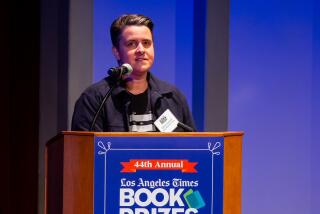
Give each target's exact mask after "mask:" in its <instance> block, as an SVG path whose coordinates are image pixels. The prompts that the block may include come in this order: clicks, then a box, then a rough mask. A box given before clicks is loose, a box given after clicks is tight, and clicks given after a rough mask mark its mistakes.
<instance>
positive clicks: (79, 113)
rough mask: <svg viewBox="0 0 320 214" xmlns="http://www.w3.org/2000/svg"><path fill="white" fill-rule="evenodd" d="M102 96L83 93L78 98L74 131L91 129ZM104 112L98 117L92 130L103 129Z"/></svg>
mask: <svg viewBox="0 0 320 214" xmlns="http://www.w3.org/2000/svg"><path fill="white" fill-rule="evenodd" d="M99 100H100V98H99V97H98V96H95V95H91V94H89V93H86V92H85V93H83V94H81V96H80V97H79V99H78V100H77V102H76V104H75V107H74V112H73V116H72V123H71V130H72V131H89V130H90V127H91V123H92V121H93V118H94V115H95V113H96V111H97V110H98V108H99V103H100V101H99ZM101 114H102V112H100V115H99V116H98V118H97V121H96V123H95V126H94V127H93V130H92V131H103V122H102V121H103V120H102V116H101Z"/></svg>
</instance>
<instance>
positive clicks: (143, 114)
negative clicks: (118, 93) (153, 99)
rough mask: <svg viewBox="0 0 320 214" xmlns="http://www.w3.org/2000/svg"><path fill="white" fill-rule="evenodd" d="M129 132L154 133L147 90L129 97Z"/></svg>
mask: <svg viewBox="0 0 320 214" xmlns="http://www.w3.org/2000/svg"><path fill="white" fill-rule="evenodd" d="M129 131H131V132H153V131H156V129H155V126H154V124H153V114H152V110H151V105H150V96H149V90H145V91H144V92H143V93H141V94H136V95H134V94H132V95H131V105H130V112H129Z"/></svg>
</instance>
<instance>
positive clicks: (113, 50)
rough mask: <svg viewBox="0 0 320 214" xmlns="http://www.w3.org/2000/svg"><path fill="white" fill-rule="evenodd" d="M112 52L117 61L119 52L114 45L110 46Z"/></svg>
mask: <svg viewBox="0 0 320 214" xmlns="http://www.w3.org/2000/svg"><path fill="white" fill-rule="evenodd" d="M112 53H113V55H114V57H115V58H116V59H117V61H119V60H120V54H119V51H118V49H117V48H116V47H114V46H113V47H112Z"/></svg>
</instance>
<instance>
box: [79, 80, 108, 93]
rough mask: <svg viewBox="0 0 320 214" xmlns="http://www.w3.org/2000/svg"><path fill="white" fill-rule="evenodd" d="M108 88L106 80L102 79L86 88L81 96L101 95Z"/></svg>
mask: <svg viewBox="0 0 320 214" xmlns="http://www.w3.org/2000/svg"><path fill="white" fill-rule="evenodd" d="M109 88H110V86H109V81H108V78H104V79H101V80H99V81H98V82H95V83H93V84H91V85H90V86H88V87H87V88H86V89H85V90H84V91H83V93H82V95H102V94H105V92H106V91H107V90H108V89H109Z"/></svg>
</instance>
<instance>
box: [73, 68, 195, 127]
mask: <svg viewBox="0 0 320 214" xmlns="http://www.w3.org/2000/svg"><path fill="white" fill-rule="evenodd" d="M148 83H149V90H150V99H151V100H150V103H151V109H152V113H153V114H154V118H158V117H159V116H160V115H161V114H162V113H163V112H164V111H165V110H167V109H170V111H171V112H172V113H173V114H174V115H175V117H176V118H177V119H178V121H179V122H182V123H184V124H186V125H188V126H190V127H191V128H193V129H194V130H195V125H194V121H193V118H192V114H191V113H190V110H189V107H188V104H187V102H186V99H185V97H184V96H183V94H182V93H181V92H180V91H179V90H178V89H177V88H176V87H174V86H172V85H170V84H168V83H166V82H164V81H161V80H159V79H158V78H156V77H155V76H153V75H152V74H151V73H150V72H149V73H148ZM112 84H114V83H113V79H112V78H111V77H106V78H105V79H103V80H101V81H99V82H97V83H95V84H93V85H92V86H90V87H88V88H87V89H86V90H85V91H84V92H83V93H82V94H81V96H80V97H79V99H78V100H77V102H76V104H75V108H74V112H73V117H72V126H71V129H72V130H74V131H89V129H90V126H91V123H92V120H93V117H94V115H95V113H96V111H97V110H98V108H99V105H100V103H101V102H102V99H103V97H104V96H105V94H106V93H107V91H108V90H109V89H110V85H112ZM129 96H130V95H129V94H128V92H127V91H126V89H125V88H124V87H122V86H121V85H119V86H117V87H116V88H115V89H114V90H113V92H112V93H111V97H109V98H108V100H107V101H106V103H105V105H104V106H103V108H102V111H101V112H100V114H99V116H98V118H97V120H96V123H95V126H94V129H93V130H92V131H104V132H126V131H128V130H129V125H128V108H129V106H130V99H129ZM175 131H185V130H183V129H182V128H180V127H177V128H176V130H175Z"/></svg>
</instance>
